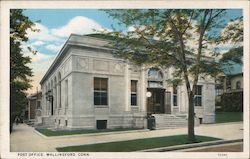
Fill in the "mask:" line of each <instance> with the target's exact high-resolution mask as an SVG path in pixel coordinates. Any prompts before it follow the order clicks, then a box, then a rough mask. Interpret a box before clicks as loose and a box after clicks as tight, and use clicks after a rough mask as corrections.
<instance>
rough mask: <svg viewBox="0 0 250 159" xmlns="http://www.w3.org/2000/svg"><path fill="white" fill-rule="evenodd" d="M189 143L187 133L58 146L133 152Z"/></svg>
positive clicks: (201, 139) (62, 149) (66, 149)
mask: <svg viewBox="0 0 250 159" xmlns="http://www.w3.org/2000/svg"><path fill="white" fill-rule="evenodd" d="M196 140H197V142H206V141H215V140H220V139H219V138H213V137H207V136H196ZM183 144H188V137H187V135H176V136H166V137H154V138H145V139H136V140H127V141H119V142H108V143H99V144H89V145H79V146H69V147H60V148H56V149H57V151H59V152H131V151H138V150H145V149H152V148H159V147H168V146H174V145H183Z"/></svg>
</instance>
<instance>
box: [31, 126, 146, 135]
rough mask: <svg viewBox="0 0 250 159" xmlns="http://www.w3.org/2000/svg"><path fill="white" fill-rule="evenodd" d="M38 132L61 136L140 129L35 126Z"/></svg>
mask: <svg viewBox="0 0 250 159" xmlns="http://www.w3.org/2000/svg"><path fill="white" fill-rule="evenodd" d="M36 130H37V131H38V132H40V133H41V134H43V135H45V136H63V135H76V134H89V133H102V132H114V131H129V130H142V129H135V128H130V129H129V128H126V129H125V128H120V129H118V128H117V129H101V130H95V129H78V130H51V129H46V128H42V129H39V128H36Z"/></svg>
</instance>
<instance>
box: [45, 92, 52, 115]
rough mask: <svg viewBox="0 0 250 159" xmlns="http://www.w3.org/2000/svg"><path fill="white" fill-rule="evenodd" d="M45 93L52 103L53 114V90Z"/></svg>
mask: <svg viewBox="0 0 250 159" xmlns="http://www.w3.org/2000/svg"><path fill="white" fill-rule="evenodd" d="M45 95H46V100H47V101H49V102H50V103H51V115H53V94H52V91H51V90H49V91H48V92H46V94H45Z"/></svg>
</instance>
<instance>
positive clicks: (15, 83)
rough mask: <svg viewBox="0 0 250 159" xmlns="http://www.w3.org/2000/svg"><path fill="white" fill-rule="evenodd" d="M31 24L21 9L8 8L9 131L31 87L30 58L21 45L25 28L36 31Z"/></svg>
mask: <svg viewBox="0 0 250 159" xmlns="http://www.w3.org/2000/svg"><path fill="white" fill-rule="evenodd" d="M33 25H34V23H33V22H32V21H31V20H30V19H29V18H28V17H26V16H24V15H23V10H22V9H11V10H10V132H11V131H12V124H13V122H14V119H15V117H16V116H20V114H21V112H22V109H23V108H24V107H25V105H27V99H26V93H25V91H26V90H27V89H28V88H30V87H31V85H30V84H29V83H30V81H31V80H30V79H29V77H31V76H32V70H31V68H29V67H28V66H27V64H29V63H30V62H31V59H30V57H27V56H24V55H23V52H22V47H21V45H22V43H23V42H27V41H28V36H27V29H31V30H32V31H38V30H35V29H33V28H32V26H33ZM28 49H29V50H30V51H32V50H31V48H28Z"/></svg>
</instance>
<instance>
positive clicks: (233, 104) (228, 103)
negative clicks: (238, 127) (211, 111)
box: [221, 92, 243, 112]
mask: <svg viewBox="0 0 250 159" xmlns="http://www.w3.org/2000/svg"><path fill="white" fill-rule="evenodd" d="M221 106H222V110H223V111H225V112H243V92H232V93H224V94H223V95H222V96H221Z"/></svg>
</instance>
